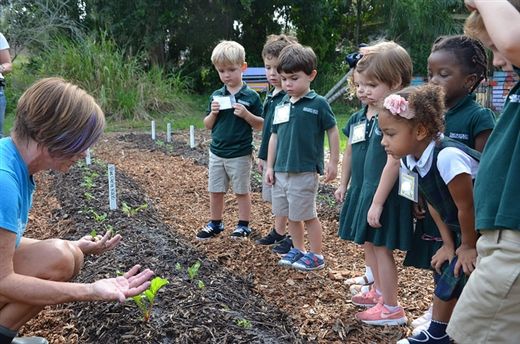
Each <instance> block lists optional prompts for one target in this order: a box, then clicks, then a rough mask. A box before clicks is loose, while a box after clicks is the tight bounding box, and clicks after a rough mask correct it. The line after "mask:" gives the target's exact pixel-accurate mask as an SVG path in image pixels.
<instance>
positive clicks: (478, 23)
mask: <svg viewBox="0 0 520 344" xmlns="http://www.w3.org/2000/svg"><path fill="white" fill-rule="evenodd" d="M508 2H509V3H510V4H511V5H513V7H514V8H516V10H517V11H518V12H520V0H508ZM483 33H486V34H487V30H486V25H485V24H484V19H482V16H481V15H480V13H478V11H473V12H471V14H470V15H469V16H468V17H467V18H466V22H465V23H464V34H466V35H467V36H470V37H472V38H475V39H480V38H481V35H482V34H483Z"/></svg>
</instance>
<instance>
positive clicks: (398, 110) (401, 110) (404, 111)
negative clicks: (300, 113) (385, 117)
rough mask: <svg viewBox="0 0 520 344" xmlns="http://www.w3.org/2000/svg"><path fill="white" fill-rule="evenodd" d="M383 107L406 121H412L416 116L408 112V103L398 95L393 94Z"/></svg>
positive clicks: (387, 98) (386, 99)
mask: <svg viewBox="0 0 520 344" xmlns="http://www.w3.org/2000/svg"><path fill="white" fill-rule="evenodd" d="M383 106H384V107H385V108H386V109H388V111H390V112H391V113H392V115H398V116H401V117H403V118H406V119H412V118H413V117H414V116H415V114H414V113H413V112H410V111H408V110H409V109H408V101H407V100H406V99H404V98H403V97H401V96H400V95H398V94H391V95H389V96H388V97H386V98H385V101H384V103H383Z"/></svg>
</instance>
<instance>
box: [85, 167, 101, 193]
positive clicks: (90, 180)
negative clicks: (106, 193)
mask: <svg viewBox="0 0 520 344" xmlns="http://www.w3.org/2000/svg"><path fill="white" fill-rule="evenodd" d="M97 177H99V174H97V173H96V172H94V171H92V172H90V173H85V175H84V176H83V183H81V185H82V186H84V187H85V188H86V189H88V190H90V189H92V188H93V187H94V180H95V179H96V178H97Z"/></svg>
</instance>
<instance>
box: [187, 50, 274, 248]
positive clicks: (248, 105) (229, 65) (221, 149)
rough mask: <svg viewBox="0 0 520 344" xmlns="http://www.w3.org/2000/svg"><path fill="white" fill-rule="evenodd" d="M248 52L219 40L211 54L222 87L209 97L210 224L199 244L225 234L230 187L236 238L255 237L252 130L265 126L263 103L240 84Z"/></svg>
mask: <svg viewBox="0 0 520 344" xmlns="http://www.w3.org/2000/svg"><path fill="white" fill-rule="evenodd" d="M245 56H246V54H245V51H244V47H242V46H241V45H240V44H238V43H237V42H234V41H221V42H220V43H219V44H218V45H217V46H216V47H215V48H214V49H213V53H212V54H211V62H212V63H213V65H214V66H215V69H216V70H217V72H218V75H219V77H220V80H221V81H222V82H223V83H224V86H223V87H222V88H220V89H218V90H216V91H215V92H213V94H212V95H211V97H210V104H209V107H208V112H207V115H206V117H205V118H204V125H205V126H206V128H207V129H211V144H210V151H209V178H208V179H209V181H208V191H209V193H210V197H209V198H210V212H211V220H210V222H209V223H208V224H207V225H205V226H204V228H202V230H200V231H199V233H197V239H198V240H207V239H211V238H213V237H214V236H216V235H217V234H219V233H220V232H222V231H223V230H224V224H223V222H222V217H223V212H224V195H225V194H226V192H227V190H228V188H229V185H230V184H231V187H232V189H233V192H234V193H235V195H236V198H237V203H238V218H239V220H238V224H237V226H236V227H235V230H234V231H233V233H232V234H231V237H232V238H245V237H248V236H249V235H250V234H251V228H250V227H249V221H250V217H251V195H250V189H251V176H250V175H251V165H252V152H253V129H256V130H260V129H262V125H263V122H264V120H263V118H262V117H261V115H262V102H261V101H260V97H259V96H258V93H256V92H255V91H254V90H252V89H250V88H249V87H248V86H247V85H246V84H244V83H243V82H242V73H243V72H244V71H245V70H246V68H247V63H246V61H245Z"/></svg>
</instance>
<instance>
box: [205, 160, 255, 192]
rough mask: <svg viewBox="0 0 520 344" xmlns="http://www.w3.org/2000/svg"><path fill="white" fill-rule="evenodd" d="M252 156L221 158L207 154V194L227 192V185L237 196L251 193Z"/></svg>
mask: <svg viewBox="0 0 520 344" xmlns="http://www.w3.org/2000/svg"><path fill="white" fill-rule="evenodd" d="M251 165H252V156H251V155H245V156H240V157H238V158H221V157H218V156H216V155H215V154H213V153H211V152H209V178H208V191H209V192H227V191H228V189H229V184H231V188H232V189H233V192H234V193H236V194H239V195H242V194H247V193H249V192H250V191H251Z"/></svg>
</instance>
